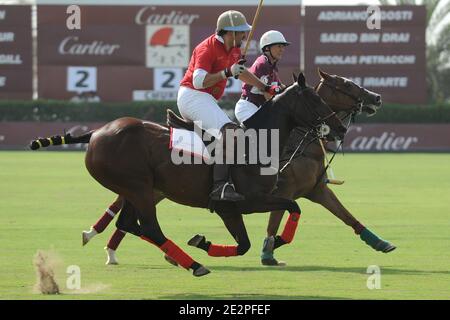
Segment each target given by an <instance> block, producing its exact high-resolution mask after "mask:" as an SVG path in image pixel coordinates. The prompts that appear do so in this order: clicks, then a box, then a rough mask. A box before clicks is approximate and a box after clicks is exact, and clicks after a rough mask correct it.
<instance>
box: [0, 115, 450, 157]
mask: <svg viewBox="0 0 450 320" xmlns="http://www.w3.org/2000/svg"><path fill="white" fill-rule="evenodd" d="M102 125H103V123H92V122H91V123H76V122H64V123H58V122H41V123H39V122H3V123H2V122H0V149H26V148H27V146H28V144H29V142H30V141H31V140H32V139H34V138H36V137H47V136H52V135H55V134H61V133H62V132H64V131H66V132H70V133H72V134H73V135H81V134H83V133H86V132H88V131H90V130H94V129H97V128H99V127H101V126H102ZM448 137H450V124H361V125H353V126H351V127H350V128H349V131H348V133H347V136H346V137H345V144H344V151H346V152H450V139H449V138H448ZM83 148H84V146H83V145H81V144H78V145H72V146H63V147H53V149H54V150H66V149H83Z"/></svg>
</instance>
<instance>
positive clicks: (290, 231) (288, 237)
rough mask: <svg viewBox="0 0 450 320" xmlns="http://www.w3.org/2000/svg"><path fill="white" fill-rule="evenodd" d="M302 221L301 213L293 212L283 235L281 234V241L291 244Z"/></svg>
mask: <svg viewBox="0 0 450 320" xmlns="http://www.w3.org/2000/svg"><path fill="white" fill-rule="evenodd" d="M299 220H300V213H297V212H292V213H291V214H290V215H289V218H288V220H287V221H286V225H285V226H284V230H283V233H282V234H281V239H283V240H284V241H285V242H286V243H290V242H291V241H292V239H294V235H295V230H297V225H298V221H299Z"/></svg>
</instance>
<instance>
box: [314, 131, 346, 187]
mask: <svg viewBox="0 0 450 320" xmlns="http://www.w3.org/2000/svg"><path fill="white" fill-rule="evenodd" d="M319 143H320V146H321V147H322V151H323V154H324V156H325V161H326V164H327V166H328V170H329V171H330V176H331V179H329V178H328V179H327V181H326V183H329V184H336V185H341V184H344V182H345V181H344V180H338V179H336V177H335V176H334V172H333V169H332V168H331V166H330V162H329V161H328V156H327V152H326V150H325V147H324V146H323V143H322V139H319Z"/></svg>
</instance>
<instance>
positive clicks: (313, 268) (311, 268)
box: [209, 266, 450, 275]
mask: <svg viewBox="0 0 450 320" xmlns="http://www.w3.org/2000/svg"><path fill="white" fill-rule="evenodd" d="M380 268H381V272H382V273H383V274H385V275H386V274H394V275H395V274H398V275H400V274H408V275H426V274H450V271H433V270H430V271H427V270H409V269H398V268H392V267H389V266H386V267H383V266H380ZM209 269H211V271H215V270H217V271H241V272H242V271H243V272H247V271H258V272H260V271H263V272H268V271H269V272H273V271H285V272H322V271H327V272H342V273H358V274H364V275H365V274H367V273H366V270H367V269H366V268H365V267H362V268H359V267H358V268H356V267H331V266H285V267H268V266H255V267H237V266H211V267H209Z"/></svg>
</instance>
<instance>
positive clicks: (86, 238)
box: [81, 231, 91, 246]
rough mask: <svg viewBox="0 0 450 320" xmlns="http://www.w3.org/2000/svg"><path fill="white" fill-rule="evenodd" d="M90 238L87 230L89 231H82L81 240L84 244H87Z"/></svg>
mask: <svg viewBox="0 0 450 320" xmlns="http://www.w3.org/2000/svg"><path fill="white" fill-rule="evenodd" d="M89 240H91V239H90V238H89V236H88V232H87V231H83V232H82V233H81V242H82V244H83V246H85V245H86V243H88V242H89Z"/></svg>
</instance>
